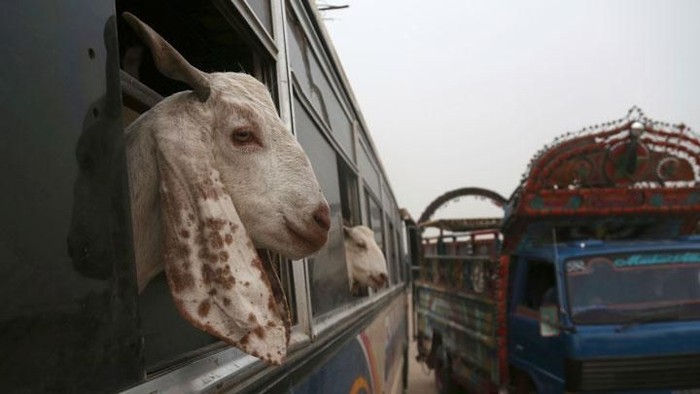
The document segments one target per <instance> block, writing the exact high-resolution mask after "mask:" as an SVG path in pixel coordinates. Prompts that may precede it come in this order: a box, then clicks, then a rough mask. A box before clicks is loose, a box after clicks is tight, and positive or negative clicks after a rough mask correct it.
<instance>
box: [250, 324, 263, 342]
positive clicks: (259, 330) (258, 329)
mask: <svg viewBox="0 0 700 394" xmlns="http://www.w3.org/2000/svg"><path fill="white" fill-rule="evenodd" d="M253 334H255V336H256V337H258V338H260V339H265V329H264V328H262V327H261V326H257V327H256V328H255V329H254V330H253Z"/></svg>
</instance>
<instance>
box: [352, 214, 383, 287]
mask: <svg viewBox="0 0 700 394" xmlns="http://www.w3.org/2000/svg"><path fill="white" fill-rule="evenodd" d="M343 231H344V233H345V259H346V260H347V264H348V273H349V276H350V290H351V291H352V293H353V294H355V293H357V291H358V290H359V287H360V286H369V287H371V288H373V289H374V290H377V289H379V288H381V287H384V285H386V284H387V282H388V280H389V273H388V272H387V269H386V260H385V259H384V253H382V250H381V249H380V248H379V245H377V242H376V241H375V240H374V231H372V229H370V228H369V227H366V226H355V227H346V226H344V227H343Z"/></svg>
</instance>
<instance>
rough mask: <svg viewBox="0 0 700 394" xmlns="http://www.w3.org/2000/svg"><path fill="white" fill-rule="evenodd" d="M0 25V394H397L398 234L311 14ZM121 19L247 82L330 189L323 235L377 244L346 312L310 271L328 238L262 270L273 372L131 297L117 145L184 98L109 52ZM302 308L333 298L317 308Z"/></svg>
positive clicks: (305, 10)
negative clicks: (345, 232)
mask: <svg viewBox="0 0 700 394" xmlns="http://www.w3.org/2000/svg"><path fill="white" fill-rule="evenodd" d="M2 11H3V12H2V13H0V14H1V15H2V16H0V21H1V22H2V23H1V26H2V27H1V28H0V29H2V31H3V33H4V35H3V37H4V39H3V40H2V41H0V48H2V53H3V54H4V55H5V56H4V57H3V65H2V67H3V72H2V76H3V78H2V82H1V83H2V85H3V87H4V88H5V89H4V92H5V94H4V95H3V98H2V100H3V102H2V113H3V119H4V120H5V128H4V130H5V132H4V133H3V142H2V143H0V153H2V154H1V156H2V159H1V160H2V170H1V171H2V175H3V178H2V179H3V180H4V185H5V187H4V188H3V193H2V197H1V198H2V200H1V204H2V205H1V206H2V207H3V208H2V222H3V223H4V226H3V231H2V247H1V248H0V253H1V254H2V261H3V264H2V269H3V275H2V276H1V277H2V279H0V280H1V281H2V282H1V285H0V292H1V294H2V295H3V300H5V302H4V306H3V310H2V314H1V315H0V331H2V333H3V335H2V337H1V339H0V341H1V342H0V349H2V350H3V359H2V361H0V377H1V378H0V391H2V392H18V393H22V392H95V393H96V392H105V393H109V392H126V393H142V392H250V393H258V392H294V393H306V392H308V393H312V392H329V393H332V392H352V391H353V390H356V391H357V390H364V391H365V392H386V393H390V392H391V393H398V392H401V391H402V389H403V387H404V385H405V381H406V376H405V374H406V372H405V371H406V370H407V369H406V359H405V357H406V355H407V347H408V332H407V315H406V313H407V295H408V288H407V286H406V283H407V272H408V270H407V269H406V267H403V266H402V265H401V264H403V262H404V261H405V260H406V259H404V258H403V257H402V255H401V251H402V250H403V247H402V245H401V242H402V238H403V237H401V236H400V235H399V233H400V231H402V229H403V223H402V221H401V216H400V214H399V210H398V206H397V203H396V199H395V196H394V195H393V191H392V190H391V187H390V182H389V180H388V179H387V177H386V172H385V171H384V168H383V165H382V163H381V160H380V158H379V155H378V153H377V149H376V147H375V145H374V143H373V141H372V137H371V135H370V134H369V133H368V131H367V130H368V128H367V125H366V123H365V121H364V119H363V117H362V113H361V111H360V110H359V106H358V104H357V101H356V99H355V97H354V95H353V93H352V90H351V87H350V85H349V83H348V80H347V78H346V76H345V74H344V72H343V70H342V66H341V64H340V62H339V60H338V58H337V56H336V54H335V51H334V49H333V46H332V43H331V42H330V40H329V38H328V35H327V33H326V32H325V29H324V27H323V23H322V21H321V18H320V15H319V14H318V12H317V11H316V9H315V5H314V3H313V2H307V1H301V0H290V1H282V0H271V1H244V0H232V1H223V0H209V1H201V2H196V1H185V0H173V1H165V0H153V1H149V2H139V1H135V0H118V1H116V2H115V1H112V0H94V1H90V2H89V4H88V3H86V2H84V1H76V0H67V1H63V2H60V4H59V3H55V4H54V3H50V4H43V5H42V6H37V5H35V4H29V3H22V2H13V3H8V4H3V5H2ZM124 11H130V12H132V13H134V14H135V15H136V16H138V17H140V18H143V19H144V21H145V22H147V23H152V24H153V27H154V29H155V30H157V31H159V33H161V34H162V35H163V36H164V37H165V38H166V39H167V40H169V41H170V42H171V44H173V46H174V47H175V48H176V49H177V50H178V51H180V52H181V53H182V54H183V56H184V57H185V58H187V59H188V60H189V61H190V62H191V63H192V64H194V65H195V66H197V67H199V68H201V69H202V70H204V71H207V72H211V71H224V70H225V71H244V72H247V73H249V74H252V75H253V76H255V77H256V78H258V79H259V80H261V81H262V82H263V83H265V84H266V85H267V86H268V87H269V89H270V91H271V93H272V97H273V99H274V101H275V102H276V105H277V107H278V110H279V113H280V116H281V118H282V120H283V122H285V123H286V124H287V125H288V126H289V127H290V129H291V130H292V132H293V133H294V134H295V135H296V136H297V138H298V139H299V140H300V141H301V142H302V146H303V147H304V149H305V150H307V151H309V152H308V153H309V157H310V158H312V165H313V166H314V168H316V169H318V171H320V172H324V171H325V173H321V174H319V175H317V176H318V177H319V178H323V179H327V180H328V179H330V181H327V182H325V183H324V184H323V185H322V187H324V188H326V189H328V193H329V195H333V194H334V193H335V195H336V196H338V197H337V198H336V199H335V200H334V201H332V212H333V214H334V215H335V216H333V221H334V222H335V223H334V226H335V227H334V228H335V229H336V231H338V229H340V226H339V223H341V222H342V220H346V221H349V222H350V224H353V225H357V224H365V225H368V226H371V227H373V228H374V229H375V231H376V232H377V239H378V240H381V241H382V242H381V243H380V244H383V246H384V252H385V255H386V258H387V261H388V262H389V273H390V277H391V280H390V283H391V285H390V286H389V288H386V289H383V290H381V291H378V292H372V291H370V292H369V293H367V292H366V293H365V294H368V295H365V296H362V297H352V296H350V295H348V294H343V292H347V291H349V289H348V286H347V283H345V284H343V283H342V281H341V282H337V283H334V284H333V286H335V287H331V288H329V289H326V290H323V289H321V288H320V287H319V285H321V284H323V283H325V282H324V281H323V278H324V277H323V276H322V275H323V273H322V272H321V273H319V272H320V271H318V270H316V271H314V269H313V268H314V264H319V265H318V266H317V267H316V268H318V267H321V265H320V264H321V263H323V264H324V265H325V264H329V265H328V267H334V268H333V269H336V270H339V269H340V267H342V264H344V255H343V247H342V236H338V235H337V234H335V235H333V237H332V238H331V239H332V242H333V244H332V245H330V246H329V247H328V250H327V251H326V252H324V253H325V256H326V257H323V258H324V259H325V260H322V259H321V258H320V257H316V260H317V261H316V262H311V259H310V260H304V261H287V260H284V259H280V260H278V264H279V267H280V275H281V277H282V280H283V282H284V285H283V286H285V291H286V293H287V298H288V299H289V302H290V307H291V310H292V311H293V313H294V316H293V327H292V335H291V337H292V339H291V344H290V348H289V354H288V358H287V361H286V363H285V364H283V365H282V366H281V367H270V366H268V365H266V364H264V363H262V362H261V361H259V360H258V359H256V358H255V357H252V356H249V355H246V354H244V353H242V352H241V351H240V350H238V349H236V348H233V347H230V346H227V345H225V344H223V343H222V342H220V341H218V340H216V339H215V338H212V337H210V336H208V335H207V334H204V333H202V332H199V331H198V330H196V329H194V328H192V327H190V326H189V325H188V324H187V323H186V322H184V321H183V319H181V318H180V317H179V315H178V314H177V312H176V310H175V308H174V306H173V305H172V300H171V299H170V296H169V294H168V292H167V290H166V283H165V279H164V277H159V278H156V279H155V280H154V281H153V282H152V283H151V284H150V285H149V286H148V287H147V289H146V290H145V291H144V292H143V293H142V294H141V295H139V293H138V290H137V284H136V276H135V270H134V256H133V240H132V236H131V223H130V222H131V220H130V209H129V204H130V201H129V189H128V182H127V173H126V158H125V152H124V129H125V127H126V126H127V125H128V124H129V123H130V122H132V121H133V120H134V119H135V118H136V117H138V115H139V114H140V113H142V112H144V111H146V110H148V109H149V108H151V107H152V106H154V105H155V104H157V103H158V102H159V101H160V100H162V98H163V97H164V96H168V95H170V94H171V93H173V92H176V91H180V90H183V89H187V87H186V86H184V85H181V84H179V83H177V82H173V81H171V80H168V79H166V78H164V77H162V76H161V75H159V74H158V73H156V72H155V69H154V68H153V67H152V65H150V63H149V62H150V57H149V56H147V53H146V56H144V58H143V59H141V63H137V64H136V65H134V64H133V63H131V62H132V60H133V59H131V58H128V56H127V52H128V53H130V54H133V52H129V51H130V48H132V47H133V46H135V45H139V41H138V39H137V38H136V36H135V35H134V33H133V32H132V31H131V30H130V29H129V28H128V27H127V26H126V25H125V23H124V21H123V20H122V19H121V17H120V16H119V15H121V13H122V12H124ZM129 56H131V55H129ZM307 125H308V126H309V128H307V127H306V126H307ZM302 126H303V127H302ZM304 133H306V134H304ZM305 144H306V145H305ZM316 147H320V148H318V149H321V150H322V151H315V149H317V148H316ZM323 155H325V156H323ZM323 157H325V159H319V158H323ZM314 158H316V159H314ZM314 160H316V161H314ZM333 169H335V170H333ZM334 171H335V173H334ZM333 204H335V205H333ZM341 208H342V209H341ZM76 218H78V219H80V220H77V221H76ZM340 234H342V231H340ZM389 249H391V250H389ZM84 250H89V251H90V252H91V253H89V254H85V253H83V254H81V253H80V252H81V251H84ZM79 257H80V258H79ZM319 259H321V260H319ZM314 275H316V276H314ZM319 275H321V276H319ZM317 276H318V277H317ZM314 278H316V279H317V280H316V281H315V280H314ZM329 283H330V282H329ZM319 291H327V293H324V294H330V295H333V297H334V298H333V299H332V300H331V302H330V303H329V304H327V305H324V306H323V308H321V307H320V304H318V302H317V301H314V299H319V298H322V297H318V294H316V293H317V292H319ZM317 304H318V305H317ZM349 360H353V362H352V363H351V364H350V365H348V362H349Z"/></svg>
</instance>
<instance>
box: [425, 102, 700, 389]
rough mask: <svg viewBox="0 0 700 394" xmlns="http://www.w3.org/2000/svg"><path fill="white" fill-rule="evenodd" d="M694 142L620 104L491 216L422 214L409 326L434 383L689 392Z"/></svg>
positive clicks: (698, 210) (698, 326) (696, 325)
mask: <svg viewBox="0 0 700 394" xmlns="http://www.w3.org/2000/svg"><path fill="white" fill-rule="evenodd" d="M699 153H700V139H699V138H698V137H697V136H696V135H695V134H694V133H693V132H692V131H690V130H689V129H688V128H687V127H686V126H685V125H682V124H680V125H669V124H666V123H660V122H655V121H652V120H650V119H648V118H646V117H645V116H644V115H643V114H642V113H641V111H640V110H638V109H636V108H634V109H633V110H631V111H630V113H629V114H628V116H627V117H625V118H623V119H621V120H619V121H616V122H612V123H607V124H603V125H600V126H597V127H595V128H588V129H584V130H583V131H582V132H580V133H575V134H573V135H568V136H566V137H564V138H562V139H559V140H557V141H556V142H555V143H554V144H553V145H551V146H550V147H548V148H546V149H544V150H542V151H541V152H540V153H539V154H538V155H537V156H536V157H535V158H534V159H533V161H532V162H531V165H530V168H529V169H528V171H527V173H526V175H525V176H524V177H523V181H522V182H521V184H520V185H519V186H518V188H517V189H516V191H515V192H514V193H513V194H512V196H511V197H510V198H509V199H508V200H507V201H505V202H503V203H502V206H503V208H504V215H503V217H502V218H496V219H500V220H496V219H490V220H486V219H468V220H467V219H461V220H445V219H443V220H425V219H427V217H426V215H423V217H421V221H419V223H418V224H419V227H421V228H423V229H426V228H429V227H435V228H438V229H439V234H438V235H434V234H433V235H431V236H427V235H426V234H427V232H424V234H423V237H422V240H421V242H420V243H421V247H422V253H421V254H420V259H418V261H416V262H415V264H416V266H417V268H416V274H415V278H414V279H415V280H414V293H413V297H414V311H415V327H416V332H415V337H416V339H417V343H418V353H419V356H418V357H419V359H421V360H424V361H425V362H426V364H427V365H428V366H429V367H431V368H434V370H435V371H434V372H435V377H436V383H437V385H438V388H439V389H440V391H441V392H455V391H460V390H461V391H467V392H473V393H482V392H483V393H493V392H515V393H530V392H537V393H565V392H566V393H571V392H581V393H587V392H598V393H630V392H633V393H700V236H698V235H695V234H696V233H697V232H698V231H697V230H698V221H699V219H700V188H699V187H698V185H699V183H698V180H700V177H699V176H698V174H699V168H700V166H698V163H699V161H698V160H699V158H700V156H699ZM499 204H500V202H499ZM428 216H429V215H428ZM489 222H490V223H492V224H493V226H492V227H491V228H488V226H487V223H489ZM433 233H434V231H433Z"/></svg>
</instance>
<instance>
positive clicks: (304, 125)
mask: <svg viewBox="0 0 700 394" xmlns="http://www.w3.org/2000/svg"><path fill="white" fill-rule="evenodd" d="M294 119H295V120H294V126H295V130H296V133H297V138H298V139H299V143H300V144H301V146H302V147H303V148H304V150H305V151H306V154H307V155H308V156H309V160H311V166H312V167H313V168H314V172H315V173H316V178H317V179H318V182H319V183H320V185H321V189H322V190H323V194H324V195H325V196H326V200H327V201H328V204H329V205H330V208H331V230H330V232H329V234H328V242H326V245H325V246H324V247H323V248H321V250H320V251H318V252H317V253H316V254H315V255H314V256H313V257H312V258H309V259H308V261H309V281H310V285H311V307H312V309H313V315H314V316H319V315H322V314H324V313H326V312H329V311H331V310H333V309H336V308H338V307H340V306H342V305H344V304H346V303H348V302H350V301H351V300H352V296H351V294H350V288H349V279H348V269H347V264H346V261H345V247H344V238H343V227H342V222H343V220H342V219H343V217H342V208H341V195H340V180H339V179H338V178H339V177H338V174H339V171H338V160H337V159H336V155H337V153H336V152H335V151H334V150H333V147H332V146H331V144H330V143H329V142H328V141H327V140H326V138H325V137H324V135H323V133H322V132H321V130H320V129H319V127H318V126H317V124H316V123H314V122H313V121H312V120H311V115H310V114H309V112H307V110H306V108H305V107H304V105H303V104H302V103H301V102H300V100H299V99H298V98H296V99H295V100H294Z"/></svg>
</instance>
